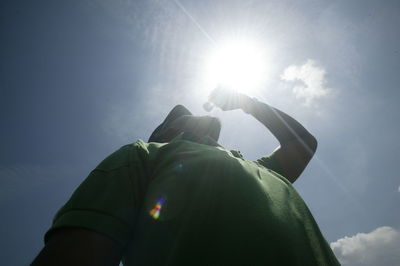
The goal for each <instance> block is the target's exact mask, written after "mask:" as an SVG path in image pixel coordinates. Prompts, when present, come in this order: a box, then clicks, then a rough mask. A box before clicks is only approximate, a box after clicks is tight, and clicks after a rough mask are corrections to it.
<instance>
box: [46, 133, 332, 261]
mask: <svg viewBox="0 0 400 266" xmlns="http://www.w3.org/2000/svg"><path fill="white" fill-rule="evenodd" d="M209 144H210V143H208V144H204V141H203V140H199V139H193V138H190V137H187V136H185V134H183V135H181V136H179V137H178V138H176V139H175V140H174V141H172V142H170V143H145V142H143V141H141V140H139V141H137V142H136V143H134V144H130V145H126V146H123V147H122V148H120V149H119V150H118V151H116V152H114V153H113V154H111V155H110V156H109V157H107V158H106V159H105V160H104V161H103V162H101V163H100V164H99V166H97V167H96V169H94V170H93V171H92V172H91V173H90V175H89V176H88V177H87V178H86V180H85V181H84V182H83V183H82V184H81V185H80V186H79V187H78V189H77V190H76V191H75V192H74V193H73V195H72V197H71V199H70V200H69V201H68V202H67V203H66V204H65V205H64V206H63V207H62V208H61V209H60V210H59V211H58V213H57V214H56V216H55V218H54V222H53V226H52V228H51V229H50V230H49V231H48V232H47V233H46V236H45V241H47V240H48V238H49V236H50V234H51V233H52V232H53V231H54V230H55V229H57V228H61V227H80V228H86V229H90V230H94V231H96V232H99V233H101V234H104V235H107V236H109V237H110V238H112V239H114V240H116V241H117V242H119V243H120V245H122V246H123V247H124V250H125V253H124V257H123V261H124V263H125V265H339V263H338V262H337V260H336V258H335V256H334V255H333V253H332V251H331V249H330V247H329V245H328V244H327V242H326V241H325V239H324V238H323V236H322V234H321V232H320V230H319V228H318V226H317V224H316V222H315V221H314V219H313V217H312V215H311V213H310V211H309V210H308V208H307V206H306V205H305V203H304V201H303V200H302V199H301V197H300V195H299V194H298V193H297V192H296V190H295V189H294V188H293V186H292V185H291V184H290V182H288V181H287V180H286V179H285V178H284V177H282V176H281V175H280V174H278V173H279V172H280V170H279V165H277V163H276V161H275V160H274V157H273V156H270V157H265V158H261V159H260V160H257V161H248V160H244V159H243V158H242V157H241V155H240V153H238V152H235V151H229V150H226V149H223V148H222V147H218V146H212V145H209Z"/></svg>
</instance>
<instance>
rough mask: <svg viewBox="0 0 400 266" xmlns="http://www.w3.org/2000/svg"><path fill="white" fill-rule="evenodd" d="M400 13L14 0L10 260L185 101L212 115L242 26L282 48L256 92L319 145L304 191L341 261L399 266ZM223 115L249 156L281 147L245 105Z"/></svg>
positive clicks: (382, 6)
mask: <svg viewBox="0 0 400 266" xmlns="http://www.w3.org/2000/svg"><path fill="white" fill-rule="evenodd" d="M399 12H400V4H399V3H398V2H397V1H379V2H378V1H313V0H304V1H256V0H255V1H211V0H210V1H192V0H191V1H189V0H181V1H180V2H178V1H173V0H170V1H168V0H150V1H133V0H131V1H129V0H128V1H122V0H115V1H105V0H84V1H18V0H14V1H7V0H6V1H2V2H1V3H0V122H1V131H0V134H1V149H0V210H1V213H2V214H3V215H2V221H1V226H0V235H1V236H2V237H1V239H0V249H1V250H2V252H1V253H0V261H2V262H3V263H4V264H7V265H26V264H27V263H29V262H30V261H31V260H32V259H33V257H34V256H35V255H36V254H37V252H38V251H39V250H40V248H41V247H42V238H43V234H44V233H45V231H46V230H47V229H48V227H49V226H50V224H51V219H52V216H53V215H54V213H55V212H56V211H57V209H58V208H59V207H60V206H61V205H62V204H63V203H64V202H65V201H66V200H67V199H68V197H69V196H70V194H71V193H72V191H73V190H74V189H75V188H76V187H77V186H78V185H79V184H80V182H82V180H83V179H84V178H85V177H86V176H87V174H88V173H89V172H90V171H91V169H93V168H94V167H95V166H96V165H97V164H98V163H99V162H100V161H101V160H102V159H103V158H104V157H105V156H107V155H108V154H110V153H111V152H113V151H114V150H116V149H117V148H118V147H120V146H122V145H124V144H126V143H130V142H134V141H135V140H136V139H139V138H140V139H144V140H147V138H148V136H149V135H150V133H151V132H152V130H153V129H154V128H155V127H156V126H157V125H158V124H159V123H160V122H161V121H162V120H163V118H164V117H165V115H166V113H167V112H168V111H169V110H170V109H171V108H172V107H173V106H174V105H175V104H177V103H182V104H185V105H186V106H187V107H188V108H189V109H191V110H192V111H193V113H196V114H199V115H201V114H205V111H204V110H202V107H201V106H202V104H203V103H204V102H205V101H206V96H207V93H208V92H209V90H210V89H212V88H210V87H207V84H208V83H207V81H206V80H205V78H204V62H205V61H206V60H207V56H208V55H209V54H210V51H212V49H213V47H214V46H215V44H218V43H220V42H222V41H224V40H225V39H235V38H236V39H238V38H239V39H244V40H250V41H253V42H256V43H258V44H259V46H261V47H263V49H265V51H267V55H268V56H267V57H266V59H265V65H266V66H267V68H268V72H267V73H266V75H265V80H264V81H263V83H262V84H261V85H262V86H259V90H257V91H252V92H251V93H250V95H251V96H253V97H257V98H258V99H260V100H263V101H266V102H267V103H269V104H271V105H273V106H275V107H277V108H280V109H281V110H283V111H285V112H287V113H288V114H290V115H292V116H293V117H295V118H296V119H298V120H299V121H300V122H302V123H303V124H304V125H305V126H306V127H307V128H308V129H309V131H310V132H312V133H313V134H314V135H315V136H316V137H317V139H318V141H319V147H318V151H317V154H316V156H315V158H314V159H313V161H312V162H311V163H310V165H309V166H308V168H307V169H306V171H305V172H304V173H303V175H302V176H301V178H300V179H299V180H298V181H297V182H296V183H295V187H296V189H297V190H298V191H299V193H300V194H301V195H302V197H303V198H304V200H305V201H306V203H307V204H308V206H309V208H310V209H311V211H312V213H313V214H314V217H315V219H316V220H317V222H318V224H319V226H320V228H321V230H322V232H323V234H324V235H325V237H326V239H327V240H328V242H330V243H332V244H331V245H332V248H333V250H334V251H335V253H336V254H337V256H338V258H339V259H340V260H341V261H342V263H343V265H377V264H378V262H379V265H396V264H398V263H399V261H400V258H399V257H398V254H400V250H399V247H400V231H399V230H400V212H399V208H398V206H399V204H400V178H399V173H398V170H397V166H398V165H399V163H400V160H399V155H398V150H399V149H400V145H399V141H398V131H399V128H400V127H399V116H398V114H399V113H400V110H399V105H398V103H397V102H398V100H399V99H400V97H399V96H400V95H399V94H400V93H399V90H398V88H399V85H398V84H400V75H399V69H400V51H399V47H400V32H399V31H398V29H397V28H398V25H400V16H398V14H399ZM211 114H212V115H215V116H218V117H220V119H221V120H222V124H223V128H222V133H221V138H220V140H221V141H220V142H221V144H222V145H223V146H224V147H227V148H231V149H239V150H241V151H242V153H243V155H244V156H245V157H246V158H248V159H256V158H258V157H260V156H262V155H265V154H268V153H270V152H271V151H272V150H273V149H274V148H275V147H276V146H277V141H276V140H275V139H274V138H273V137H272V136H271V135H270V133H268V132H267V131H266V130H265V129H264V128H263V127H262V126H261V125H259V124H258V123H257V122H256V121H255V120H254V119H252V118H251V117H249V116H247V115H245V114H242V113H241V112H239V111H233V112H229V113H223V112H221V111H219V110H213V111H212V113H211ZM346 237H347V238H346ZM396 254H397V255H396ZM396 256H397V257H396ZM382 258H386V260H385V261H383V260H382Z"/></svg>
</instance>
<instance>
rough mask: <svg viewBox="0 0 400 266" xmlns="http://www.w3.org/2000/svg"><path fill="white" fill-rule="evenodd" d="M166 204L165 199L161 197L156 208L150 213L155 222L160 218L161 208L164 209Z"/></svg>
mask: <svg viewBox="0 0 400 266" xmlns="http://www.w3.org/2000/svg"><path fill="white" fill-rule="evenodd" d="M164 202H165V198H164V197H161V198H160V199H159V200H158V201H157V203H156V205H155V206H154V208H153V209H151V210H150V212H149V213H150V216H151V217H153V218H154V219H155V220H157V219H158V218H159V217H160V212H161V208H162V206H163V204H164Z"/></svg>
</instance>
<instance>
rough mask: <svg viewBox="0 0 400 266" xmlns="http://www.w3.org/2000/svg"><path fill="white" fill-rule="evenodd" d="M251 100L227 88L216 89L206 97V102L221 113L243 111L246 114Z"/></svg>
mask: <svg viewBox="0 0 400 266" xmlns="http://www.w3.org/2000/svg"><path fill="white" fill-rule="evenodd" d="M251 100H252V99H251V98H250V97H249V96H247V95H245V94H242V93H239V92H237V91H234V90H232V89H229V88H224V87H221V86H220V87H217V88H215V89H214V90H213V91H212V92H211V93H210V96H208V101H209V102H211V103H213V104H214V105H215V106H217V107H219V108H221V109H222V110H223V111H229V110H236V109H243V110H244V111H245V112H247V110H248V107H249V105H250V104H251V103H250V102H251Z"/></svg>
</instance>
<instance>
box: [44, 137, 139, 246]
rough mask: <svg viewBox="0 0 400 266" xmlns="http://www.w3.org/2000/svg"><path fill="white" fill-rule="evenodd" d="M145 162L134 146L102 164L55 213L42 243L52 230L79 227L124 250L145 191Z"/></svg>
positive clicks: (125, 147) (117, 153) (118, 151)
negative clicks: (104, 237) (112, 240)
mask: <svg viewBox="0 0 400 266" xmlns="http://www.w3.org/2000/svg"><path fill="white" fill-rule="evenodd" d="M145 159H146V153H145V152H144V151H143V149H140V144H138V142H137V143H135V144H130V145H126V146H123V147H122V148H120V149H119V150H117V151H116V152H114V153H113V154H111V155H110V156H108V157H107V158H106V159H105V160H103V161H102V162H101V163H100V164H99V165H98V166H97V167H96V168H95V169H94V170H93V171H92V172H91V173H90V174H89V176H88V177H87V178H86V179H85V180H84V181H83V182H82V184H81V185H80V186H79V187H78V188H77V189H76V190H75V192H74V193H73V194H72V196H71V198H70V199H69V200H68V201H67V203H66V204H65V205H64V206H63V207H62V208H61V209H60V210H59V211H58V212H57V214H56V215H55V217H54V220H53V224H52V226H51V228H50V229H49V231H47V233H46V234H45V243H46V242H47V241H48V239H49V237H50V235H51V233H52V232H54V231H55V230H56V229H59V228H63V227H80V228H85V229H89V230H93V231H96V232H98V233H101V234H104V235H106V236H108V237H110V238H112V239H114V240H116V241H117V242H119V243H120V244H121V245H122V246H125V245H126V244H127V243H128V241H129V240H130V239H131V237H132V231H133V228H134V224H135V220H136V216H137V211H138V209H139V207H140V205H141V200H142V198H143V193H144V191H145V184H146V173H145V169H144V165H145V162H144V160H145Z"/></svg>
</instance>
